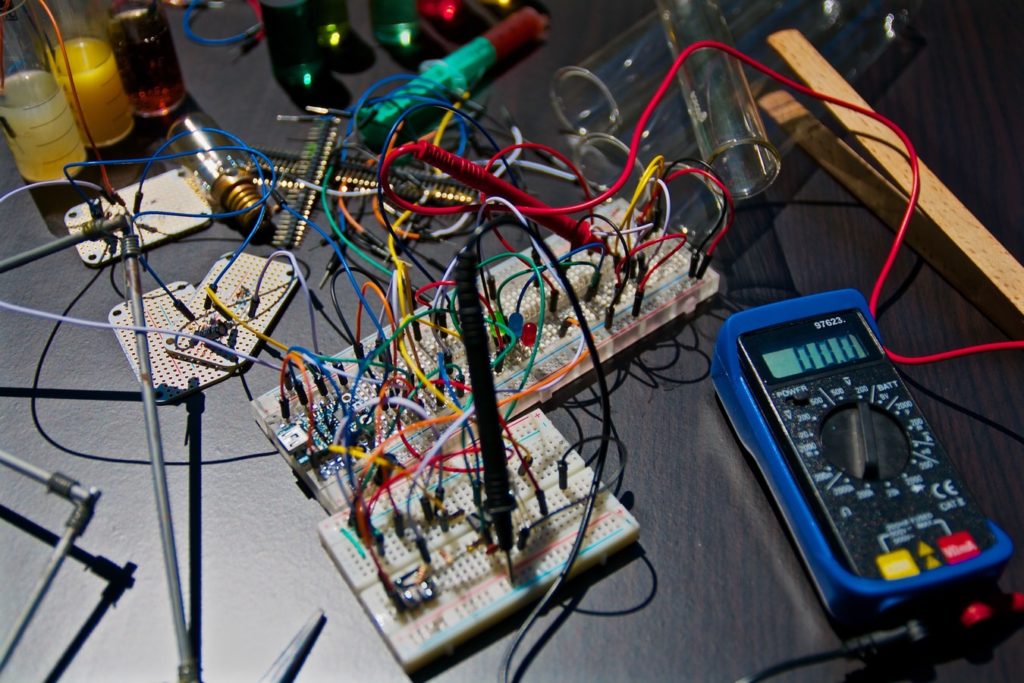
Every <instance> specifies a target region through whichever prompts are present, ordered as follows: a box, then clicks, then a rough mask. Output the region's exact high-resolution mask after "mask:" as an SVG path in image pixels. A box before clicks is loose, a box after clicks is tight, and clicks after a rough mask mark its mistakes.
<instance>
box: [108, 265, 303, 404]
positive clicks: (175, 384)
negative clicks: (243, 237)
mask: <svg viewBox="0 0 1024 683" xmlns="http://www.w3.org/2000/svg"><path fill="white" fill-rule="evenodd" d="M266 261H267V260H266V259H265V258H261V257H257V256H250V255H247V254H242V255H241V256H240V257H239V258H238V260H237V261H236V262H235V265H233V266H232V268H231V270H229V271H228V274H227V275H225V276H224V278H223V279H222V280H221V286H220V287H219V289H220V291H221V292H227V291H231V290H228V289H227V285H226V283H227V282H228V281H230V282H232V283H234V284H235V286H236V287H237V286H238V285H240V284H243V283H248V286H249V287H251V288H254V287H255V285H256V278H257V277H258V275H259V271H260V269H261V268H262V266H263V264H264V263H266ZM226 263H227V258H226V257H223V258H221V259H219V260H218V261H217V262H216V263H215V264H214V267H213V269H211V271H210V273H208V274H207V276H206V277H205V278H204V279H203V286H205V284H206V283H207V282H208V281H212V279H213V278H214V277H216V276H217V273H219V272H220V271H221V269H223V268H224V265H225V264H226ZM236 269H237V270H236ZM167 288H168V289H169V290H170V291H171V292H173V293H174V295H175V297H177V298H178V299H179V300H180V301H182V302H185V303H186V304H188V303H190V302H191V304H192V306H193V307H191V308H190V310H192V311H193V313H196V311H197V309H196V308H195V307H196V306H197V307H198V310H199V312H201V313H202V315H200V316H199V317H198V318H197V322H199V321H201V320H204V319H205V320H206V321H207V322H209V319H210V317H211V315H212V314H211V312H210V311H204V310H203V298H204V297H205V295H203V296H202V297H198V295H199V294H202V293H203V290H201V289H200V290H197V289H196V288H195V287H193V286H192V285H190V284H188V283H187V282H172V283H170V284H168V285H167ZM294 288H295V278H294V277H293V273H292V272H291V265H290V264H289V263H287V262H285V263H283V264H282V263H281V262H278V261H275V262H272V263H271V264H270V266H269V267H268V269H267V274H266V276H265V277H264V278H263V283H262V284H261V285H260V290H261V292H262V293H263V295H264V296H263V298H262V301H261V305H260V308H259V311H257V313H258V315H257V317H256V318H253V319H251V320H250V319H249V318H248V315H247V311H245V313H246V314H245V315H242V316H241V317H242V319H243V320H246V322H247V324H249V325H251V326H252V327H253V328H254V329H258V330H260V331H261V332H265V331H266V330H267V328H268V327H269V326H270V324H272V323H273V321H274V319H275V318H276V317H277V315H278V314H279V313H280V310H281V307H282V306H283V305H284V302H285V301H286V300H287V298H288V296H289V295H290V294H291V292H292V291H293V290H294ZM197 297H198V300H197ZM225 303H227V302H225ZM246 305H248V304H246ZM143 309H144V311H145V314H146V325H145V326H146V327H150V328H155V329H160V330H184V331H187V332H193V333H194V332H195V330H196V327H197V325H196V323H189V322H188V320H186V319H185V317H184V316H183V315H182V314H181V313H180V312H179V311H178V310H177V309H176V308H175V307H174V306H173V305H172V301H171V297H170V296H169V295H168V294H167V293H166V292H165V291H164V290H163V289H155V290H153V291H151V292H146V293H145V294H143ZM211 310H212V309H211ZM107 320H108V321H109V322H110V323H111V324H113V325H121V326H130V325H134V324H135V322H134V318H133V317H132V313H131V309H130V308H129V307H128V305H127V304H124V303H121V304H118V305H117V306H114V308H112V309H111V311H110V313H109V314H108V316H107ZM199 325H200V326H201V325H202V323H201V322H199ZM234 327H236V326H234V325H231V326H228V328H229V329H228V333H227V334H225V335H223V336H222V337H221V338H217V337H213V338H215V339H216V340H217V341H221V342H222V343H228V345H230V346H232V347H233V348H236V349H238V350H240V351H242V352H244V353H247V354H249V355H252V353H253V351H254V350H255V348H256V344H257V343H258V341H259V340H258V339H257V338H256V336H255V335H253V334H252V333H251V332H247V331H246V332H244V334H242V333H239V334H237V335H236V336H235V337H234V341H233V343H229V342H231V341H232V338H231V332H230V330H231V329H233V328H234ZM115 334H116V335H117V339H118V342H120V344H121V348H122V350H123V351H124V354H125V356H126V357H127V358H128V363H129V364H130V365H131V367H132V370H133V371H134V372H135V376H136V377H138V376H139V358H138V355H137V354H136V351H135V333H134V332H132V331H130V330H116V331H115ZM147 337H148V339H149V347H150V365H151V366H152V377H153V387H154V390H155V392H156V399H157V401H159V402H161V403H166V402H169V401H174V400H176V399H179V398H183V397H184V396H186V395H188V394H191V393H193V392H195V391H199V390H201V389H203V388H204V387H207V386H210V385H211V384H215V383H216V382H219V381H221V380H223V379H225V378H227V377H229V376H231V375H232V374H233V373H234V372H236V371H237V370H239V369H240V367H241V365H240V364H237V363H235V362H234V359H225V358H224V357H222V356H221V355H220V354H219V353H218V354H216V357H217V358H218V359H219V362H217V363H210V362H204V359H201V358H200V357H199V356H200V354H201V353H202V351H203V350H206V349H205V347H199V348H194V347H193V352H194V354H195V356H196V357H190V356H189V355H188V354H186V353H170V352H169V351H168V349H169V348H170V347H171V346H172V344H168V343H167V340H168V339H171V340H172V342H173V341H174V339H175V338H174V336H173V335H167V334H163V333H161V332H149V333H147Z"/></svg>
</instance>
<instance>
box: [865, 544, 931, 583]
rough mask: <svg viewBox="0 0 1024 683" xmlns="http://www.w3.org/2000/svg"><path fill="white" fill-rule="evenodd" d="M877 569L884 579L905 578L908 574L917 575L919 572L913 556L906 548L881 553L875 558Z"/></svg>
mask: <svg viewBox="0 0 1024 683" xmlns="http://www.w3.org/2000/svg"><path fill="white" fill-rule="evenodd" d="M875 564H877V565H878V571H880V572H882V578H884V579H885V580H886V581H894V580H896V579H905V578H907V577H908V576H917V575H918V574H920V573H921V570H920V569H918V567H917V563H916V562H914V556H913V555H911V554H910V551H909V550H907V549H906V548H900V549H899V550H894V551H892V552H891V553H883V554H882V555H879V556H878V557H876V558H875Z"/></svg>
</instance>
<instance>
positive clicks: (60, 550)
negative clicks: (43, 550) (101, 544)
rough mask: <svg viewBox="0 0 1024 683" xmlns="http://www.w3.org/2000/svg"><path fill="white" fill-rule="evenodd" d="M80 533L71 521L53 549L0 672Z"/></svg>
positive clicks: (2, 655) (0, 655)
mask: <svg viewBox="0 0 1024 683" xmlns="http://www.w3.org/2000/svg"><path fill="white" fill-rule="evenodd" d="M78 531H79V529H78V527H77V525H73V524H72V523H71V522H70V521H69V523H68V527H67V528H66V529H65V530H64V534H63V535H62V536H61V537H60V541H59V542H58V543H57V546H56V547H55V548H54V549H53V554H51V555H50V561H49V562H48V563H47V565H46V568H45V569H44V570H43V573H42V574H41V575H40V577H39V580H38V581H36V587H35V588H34V589H33V590H32V596H31V597H30V598H29V601H28V604H27V605H25V608H24V609H23V610H22V612H21V614H20V615H18V618H17V620H16V621H15V622H14V627H13V628H12V629H11V632H10V633H9V634H8V635H7V640H6V641H4V645H3V650H2V652H0V671H3V669H4V667H5V666H7V661H8V660H9V659H10V658H11V654H12V653H13V652H14V648H15V647H17V645H18V641H20V640H21V636H22V635H23V634H24V633H25V629H26V628H27V627H28V624H29V622H30V621H31V620H32V615H34V614H35V613H36V609H37V608H38V607H39V603H41V602H42V601H43V596H45V595H46V591H47V590H48V589H49V588H50V584H51V583H52V582H53V577H54V576H56V575H57V570H59V569H60V566H61V564H62V563H63V562H64V558H65V557H67V554H68V549H70V547H71V543H72V541H74V540H75V536H76V535H77V534H78Z"/></svg>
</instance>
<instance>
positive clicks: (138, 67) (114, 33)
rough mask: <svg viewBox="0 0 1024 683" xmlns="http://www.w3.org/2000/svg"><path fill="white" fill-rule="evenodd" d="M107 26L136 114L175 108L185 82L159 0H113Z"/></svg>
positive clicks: (152, 114)
mask: <svg viewBox="0 0 1024 683" xmlns="http://www.w3.org/2000/svg"><path fill="white" fill-rule="evenodd" d="M107 28H108V31H109V35H110V44H111V47H113V49H114V58H115V59H116V60H117V68H118V70H119V71H120V72H121V80H122V81H123V82H124V89H125V91H126V92H127V93H128V97H129V99H131V101H132V104H133V105H135V113H136V114H138V115H139V116H144V117H149V116H163V115H164V114H167V113H168V112H170V111H173V110H174V109H175V108H177V106H178V105H179V104H181V103H182V101H184V99H185V83H184V82H183V81H182V78H181V67H180V66H179V65H178V56H177V54H176V53H175V51H174V42H173V41H172V40H171V27H170V25H168V23H167V16H166V15H165V14H164V9H163V5H162V4H161V3H160V0H113V1H112V2H111V3H110V10H109V12H108V23H107Z"/></svg>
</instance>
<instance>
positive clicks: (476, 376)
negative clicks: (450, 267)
mask: <svg viewBox="0 0 1024 683" xmlns="http://www.w3.org/2000/svg"><path fill="white" fill-rule="evenodd" d="M476 272H477V259H476V258H475V257H474V255H473V253H472V251H470V250H469V249H468V248H467V249H463V250H462V251H460V252H459V253H458V255H456V257H455V292H456V294H457V295H458V299H459V319H460V322H461V325H462V343H463V345H464V346H465V347H466V364H467V365H468V366H469V383H470V386H472V388H473V404H474V405H475V406H476V427H477V434H478V437H479V443H480V456H481V458H482V459H483V463H484V492H485V493H486V494H487V498H486V500H485V501H484V505H485V509H486V510H487V516H488V517H489V518H490V523H491V524H492V525H493V526H494V531H495V535H496V536H497V537H498V547H499V548H501V549H502V550H504V551H505V559H506V561H507V562H508V576H509V581H512V582H514V577H513V573H512V510H514V509H515V507H516V501H515V498H513V497H512V493H511V491H510V490H509V479H508V465H507V463H506V462H505V444H504V441H503V440H502V437H501V421H500V418H499V416H498V397H497V393H496V392H495V389H494V373H493V372H492V370H491V352H490V348H489V347H488V345H487V328H486V326H485V325H484V312H483V309H482V308H481V307H480V292H479V290H477V286H476ZM438 471H439V472H440V469H438Z"/></svg>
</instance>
